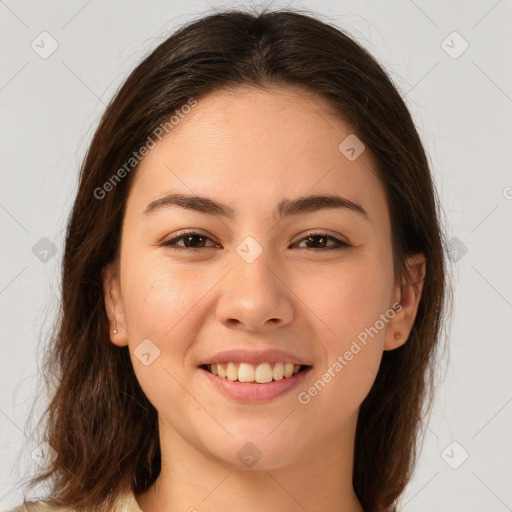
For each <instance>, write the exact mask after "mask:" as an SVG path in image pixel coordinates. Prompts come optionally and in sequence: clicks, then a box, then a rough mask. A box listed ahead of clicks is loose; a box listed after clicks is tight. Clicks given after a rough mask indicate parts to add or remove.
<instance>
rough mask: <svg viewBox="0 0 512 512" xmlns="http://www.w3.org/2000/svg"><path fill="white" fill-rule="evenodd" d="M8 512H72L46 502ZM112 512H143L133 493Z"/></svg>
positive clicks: (123, 495)
mask: <svg viewBox="0 0 512 512" xmlns="http://www.w3.org/2000/svg"><path fill="white" fill-rule="evenodd" d="M8 512H72V511H71V509H68V508H66V507H56V506H52V505H49V504H48V503H46V502H45V501H27V502H25V503H23V504H22V505H19V506H18V507H16V508H14V509H12V510H10V511H8ZM112 512H142V510H141V509H140V507H139V504H138V503H137V500H136V499H135V496H134V495H133V492H131V491H130V492H129V493H128V494H122V495H120V496H119V498H118V500H117V502H116V504H115V507H114V508H113V509H112Z"/></svg>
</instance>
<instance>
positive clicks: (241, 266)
mask: <svg viewBox="0 0 512 512" xmlns="http://www.w3.org/2000/svg"><path fill="white" fill-rule="evenodd" d="M293 296H294V295H293V292H292V291H291V289H290V286H289V285H287V283H286V279H285V278H284V276H282V275H280V272H279V268H278V266H277V265H275V263H274V264H272V259H271V258H269V257H267V256H266V253H265V251H264V252H263V253H262V254H261V255H260V256H259V257H258V258H257V259H256V260H255V261H253V262H252V263H248V262H246V261H244V260H243V259H242V258H239V257H238V255H235V257H234V267H233V268H232V270H231V271H230V272H229V273H228V274H227V276H226V277H225V279H223V280H222V282H221V293H220V297H219V300H218V303H217V318H218V320H219V321H220V322H221V323H223V324H224V325H225V326H226V327H228V328H230V329H242V330H246V331H251V332H268V331H270V330H273V329H277V328H280V327H283V326H285V325H288V324H289V323H290V322H291V321H292V318H293V314H294V308H293V303H292V298H293Z"/></svg>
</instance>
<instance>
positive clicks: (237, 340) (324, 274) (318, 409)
mask: <svg viewBox="0 0 512 512" xmlns="http://www.w3.org/2000/svg"><path fill="white" fill-rule="evenodd" d="M351 134H353V131H352V129H351V128H350V126H348V125H347V124H345V123H344V122H343V121H342V120H341V119H340V118H339V117H338V116H337V115H336V114H335V113H334V112H333V110H332V108H331V106H330V105H329V104H328V103H327V102H326V101H325V100H323V99H322V98H320V97H317V96H315V95H313V94H311V93H309V92H306V91H304V90H300V89H296V88H280V89H272V90H266V91H261V90H254V89H250V88H241V89H238V90H236V91H229V92H227V91H226V92H216V93H214V94H212V95H210V96H208V97H206V98H204V99H201V100H200V101H199V102H198V104H197V106H195V107H194V108H193V109H192V110H191V112H190V113H188V114H187V115H186V117H184V119H182V120H181V121H180V123H179V124H178V125H177V126H175V127H174V129H173V130H172V132H171V133H170V134H169V135H168V136H167V137H166V138H164V139H163V140H162V141H160V142H158V143H157V144H156V146H155V147H154V148H153V149H152V150H151V151H150V153H149V154H148V156H147V157H146V158H145V159H144V160H143V162H142V163H141V166H140V167H139V169H138V170H137V174H136V176H135V177H134V178H135V179H134V182H133V184H132V186H131V190H130V194H129V197H128V199H127V204H126V210H125V217H124V221H123V226H122V237H121V252H120V261H119V272H118V273H116V272H113V271H112V269H107V273H106V274H105V291H106V301H107V306H108V308H107V311H108V313H109V317H110V321H111V328H113V327H114V316H115V326H116V329H117V330H118V334H116V335H112V336H111V339H112V342H113V343H115V344H117V345H119V346H123V345H128V346H129V349H130V356H131V358H132V363H133V367H134V371H135V374H136V377H137V379H138V381H139V382H140V385H141V387H142V389H143V391H144V392H145V394H146V395H147V397H148V399H149V400H150V401H151V402H152V404H153V405H154V406H155V408H156V409H157V411H158V413H159V421H160V423H161V429H163V431H162V430H161V435H165V434H164V432H168V433H172V436H174V438H178V437H179V438H180V439H181V440H183V441H184V442H186V443H187V444H188V445H190V446H193V447H194V448H196V449H197V450H199V451H200V452H202V453H204V454H206V455H208V456H210V457H212V458H215V459H218V460H221V461H223V462H224V463H226V464H228V465H233V466H237V467H243V465H244V464H246V462H245V460H244V457H243V455H244V453H245V454H248V455H256V454H257V453H258V452H259V453H260V454H261V455H257V456H258V457H260V456H261V460H260V462H259V467H260V468H267V469H272V468H277V467H281V466H285V465H286V464H288V463H292V462H293V461H294V460H303V459H305V458H308V457H310V456H311V455H312V454H313V453H315V452H316V451H318V449H319V446H320V445H325V443H326V442H327V441H329V440H330V441H333V442H335V440H336V439H337V438H338V436H340V435H341V433H342V432H344V431H346V429H347V428H348V426H349V425H352V426H353V425H354V424H355V420H356V418H357V413H358V408H359V406H360V404H361V402H362V401H363V399H364V398H365V396H366V395H367V394H368V392H369V390H370V388H371V386H372V384H373V382H374V380H375V376H376V374H377V372H378V369H379V364H380V361H381V357H382V353H383V351H384V350H392V349H394V348H396V347H397V346H399V345H401V344H402V343H404V342H405V341H406V339H407V336H408V333H409V331H410V329H411V326H412V323H413V320H414V316H415V314H416V308H417V303H418V300H419V297H418V296H416V295H415V294H414V293H408V292H407V290H408V289H407V288H406V287H403V288H401V286H400V283H398V282H397V280H396V279H395V275H394V273H393V254H392V246H391V225H390V218H389V211H388V206H387V202H386V196H385V191H384V188H383V186H382V184H381V183H380V181H379V179H378V177H377V175H376V173H375V170H374V169H375V168H374V162H373V160H372V156H371V154H370V151H369V150H368V148H367V149H365V150H364V151H363V152H362V153H361V154H360V155H359V156H358V157H357V158H355V159H353V158H351V159H349V158H347V156H346V155H347V154H348V155H350V156H353V155H352V154H351V153H350V150H349V153H346V152H343V151H341V150H340V149H339V146H340V143H342V142H343V141H344V140H345V139H346V138H347V137H348V136H351ZM350 140H351V139H349V141H350ZM343 147H344V146H342V148H343ZM170 194H181V195H183V196H189V195H190V196H200V197H202V198H208V199H209V200H210V202H206V203H201V202H200V201H197V200H196V201H189V202H188V203H187V202H186V201H185V199H184V198H183V197H182V198H181V206H179V205H177V204H173V203H172V202H171V201H170V200H163V201H160V200H162V198H166V197H168V196H169V195H170ZM309 196H331V200H330V201H327V200H326V199H324V200H321V199H318V198H317V199H316V200H314V199H310V200H307V199H306V198H308V197H309ZM334 196H336V197H337V199H335V200H334V199H332V197H334ZM340 198H341V199H340ZM297 200H300V202H297V203H296V204H295V205H293V204H292V202H294V201H297ZM283 201H285V202H287V203H284V204H283V203H282V202H283ZM212 202H215V203H218V205H223V206H218V205H217V204H215V205H214V204H213V203H212ZM290 204H291V205H292V206H293V207H290ZM150 205H151V206H150ZM200 205H202V208H199V206H200ZM279 205H281V208H279ZM224 210H225V213H226V215H223V214H221V212H222V211H224ZM229 212H231V214H230V213H229ZM185 232H193V233H192V234H191V233H188V235H185V236H184V233H185ZM410 264H411V269H414V268H416V267H418V269H419V270H418V272H419V274H422V272H423V270H422V265H423V263H422V261H421V258H420V259H418V258H416V259H414V260H411V262H410ZM416 264H418V265H416ZM414 265H416V266H414ZM394 304H395V307H394V308H393V305H394ZM397 304H398V306H397ZM365 334H366V336H365ZM225 351H233V352H232V353H231V354H227V355H223V354H221V353H222V352H225ZM272 351H274V352H272ZM275 351H282V353H278V352H275ZM228 361H232V362H234V363H235V364H234V365H231V369H230V370H229V371H228V374H230V375H231V376H232V377H231V378H233V375H234V379H237V374H236V368H237V367H238V365H239V363H254V364H251V365H247V364H243V365H242V367H243V368H240V369H239V372H240V373H238V378H239V379H240V380H244V379H251V378H252V372H255V374H256V375H259V377H258V379H259V380H263V381H265V380H268V379H269V373H268V372H269V367H270V378H272V379H273V377H276V379H275V380H274V379H273V380H272V382H266V383H258V382H245V383H241V382H235V381H232V380H230V378H229V376H228V377H226V378H225V379H224V380H223V381H221V377H220V376H219V375H216V376H215V375H214V374H212V373H210V371H208V366H206V367H205V366H203V365H205V364H208V363H215V362H220V363H227V362H228ZM283 362H284V363H293V364H294V365H297V367H299V366H301V368H300V369H301V371H299V372H298V373H296V374H295V375H294V376H292V377H285V376H283V377H282V378H279V376H280V371H281V370H280V366H279V365H280V364H281V363H283ZM265 363H270V364H269V365H266V364H265ZM336 363H337V364H336ZM302 365H304V366H302ZM215 367H216V365H214V369H213V371H214V372H215ZM276 367H277V368H276ZM205 368H206V369H205ZM223 368H224V369H225V370H226V369H227V365H226V364H224V365H223ZM233 368H235V373H234V374H232V373H230V372H233ZM283 368H285V365H283ZM288 368H290V366H289V364H288ZM242 369H243V371H242ZM293 369H294V370H296V369H297V368H296V367H295V366H293ZM210 370H212V369H211V368H210ZM219 372H221V373H222V370H220V369H218V367H217V373H219ZM242 375H243V377H242ZM315 390H316V391H315ZM292 413H293V414H292ZM283 434H285V435H283ZM248 442H250V443H252V444H251V445H247V444H246V443H248ZM244 447H245V448H244ZM255 447H256V448H255ZM242 448H243V449H245V452H244V451H242V452H240V450H241V449H242ZM251 451H253V452H254V453H251Z"/></svg>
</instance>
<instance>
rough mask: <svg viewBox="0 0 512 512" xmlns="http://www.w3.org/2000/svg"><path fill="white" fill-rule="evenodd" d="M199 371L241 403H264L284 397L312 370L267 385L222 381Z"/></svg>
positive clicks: (204, 371) (308, 369)
mask: <svg viewBox="0 0 512 512" xmlns="http://www.w3.org/2000/svg"><path fill="white" fill-rule="evenodd" d="M199 369H200V371H201V372H202V373H203V374H204V375H205V376H206V378H207V379H209V380H210V382H211V383H212V384H213V385H214V386H216V387H217V389H218V390H220V391H221V392H222V393H224V394H225V395H227V396H229V397H231V398H234V399H236V400H239V401H241V402H263V401H268V400H272V399H273V398H277V397H278V396H280V395H284V394H285V393H286V392H288V391H290V390H291V389H293V388H294V387H296V386H298V385H299V384H300V382H302V380H303V379H304V378H305V377H306V374H307V373H308V372H309V371H310V370H311V366H310V367H309V368H307V369H306V370H303V371H301V372H298V373H296V374H295V375H293V376H292V377H283V378H282V379H281V380H273V381H272V382H267V383H266V384H258V383H256V382H238V381H236V380H235V381H232V380H229V379H227V378H225V379H222V378H220V377H218V376H217V375H213V373H210V372H209V371H208V370H205V369H204V368H199Z"/></svg>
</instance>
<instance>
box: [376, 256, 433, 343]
mask: <svg viewBox="0 0 512 512" xmlns="http://www.w3.org/2000/svg"><path fill="white" fill-rule="evenodd" d="M406 266H407V269H408V271H409V274H410V281H408V280H407V279H406V277H405V276H404V277H403V279H402V281H401V282H400V283H397V285H396V287H395V290H394V304H396V307H394V308H393V309H394V310H395V316H394V317H393V318H392V319H391V320H390V322H389V324H388V328H387V329H386V337H385V339H384V350H394V349H395V348H398V347H400V346H402V345H403V344H404V343H405V342H406V341H407V338H408V337H409V334H410V333H411V329H412V326H413V324H414V320H415V318H416V313H417V312H418V305H419V303H420V298H421V292H422V290H423V282H424V280H425V273H426V259H425V256H424V255H423V254H420V253H418V254H414V255H412V256H409V257H408V258H407V260H406Z"/></svg>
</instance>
